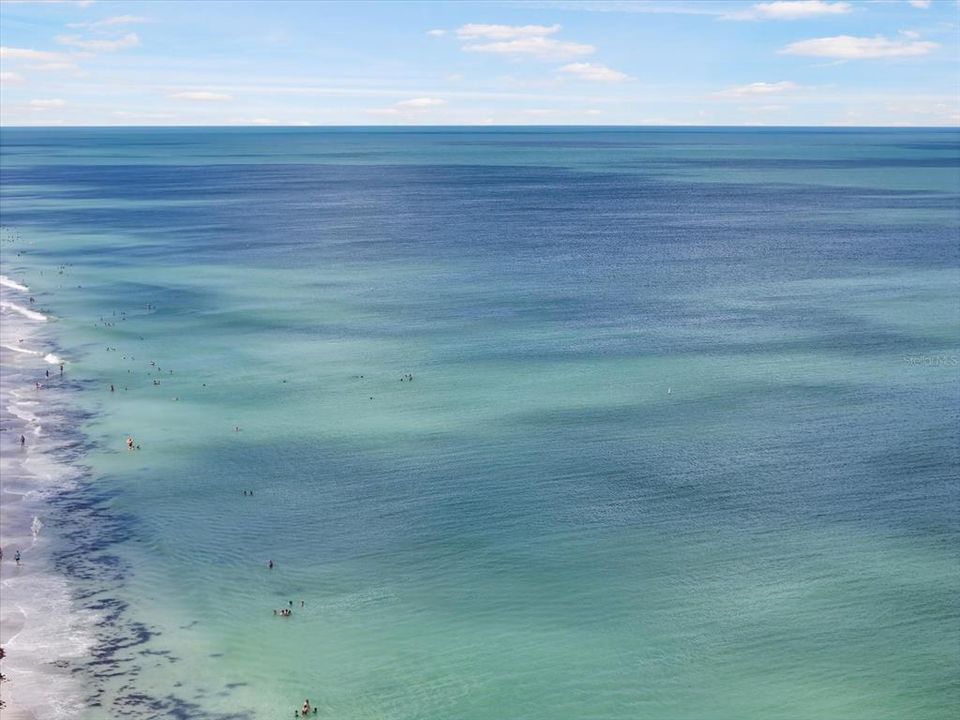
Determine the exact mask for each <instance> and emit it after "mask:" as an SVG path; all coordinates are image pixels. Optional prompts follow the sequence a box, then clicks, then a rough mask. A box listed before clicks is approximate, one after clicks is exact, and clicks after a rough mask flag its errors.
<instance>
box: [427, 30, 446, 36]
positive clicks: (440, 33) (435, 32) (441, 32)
mask: <svg viewBox="0 0 960 720" xmlns="http://www.w3.org/2000/svg"><path fill="white" fill-rule="evenodd" d="M446 34H447V31H446V30H427V35H429V36H430V37H443V36H444V35H446Z"/></svg>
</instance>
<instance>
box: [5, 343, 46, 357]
mask: <svg viewBox="0 0 960 720" xmlns="http://www.w3.org/2000/svg"><path fill="white" fill-rule="evenodd" d="M0 347H5V348H6V349H7V350H12V351H13V352H18V353H25V354H27V355H43V351H42V350H31V349H30V348H25V347H19V346H18V345H0Z"/></svg>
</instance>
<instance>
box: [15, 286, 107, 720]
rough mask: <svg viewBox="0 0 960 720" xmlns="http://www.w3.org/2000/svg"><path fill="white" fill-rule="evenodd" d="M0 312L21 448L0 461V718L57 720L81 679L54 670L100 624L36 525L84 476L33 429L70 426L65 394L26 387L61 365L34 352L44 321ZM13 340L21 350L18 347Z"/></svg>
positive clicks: (18, 310)
mask: <svg viewBox="0 0 960 720" xmlns="http://www.w3.org/2000/svg"><path fill="white" fill-rule="evenodd" d="M8 285H9V283H4V286H8ZM12 289H14V290H15V289H17V288H12ZM4 292H5V293H6V292H7V290H6V287H5V288H4ZM8 310H9V311H10V312H8ZM3 311H4V313H3V314H4V318H3V323H2V333H3V339H4V344H3V348H4V352H6V351H8V350H9V351H11V353H10V355H7V356H5V357H4V373H3V376H2V382H0V416H2V424H3V426H4V427H5V428H6V429H8V430H11V432H10V435H11V436H12V437H13V438H17V437H18V436H19V435H20V434H21V433H23V434H24V435H26V436H27V437H28V438H29V439H28V440H27V444H26V448H25V449H21V448H16V450H14V451H13V452H10V453H6V452H5V453H4V457H3V458H0V463H2V472H3V480H4V488H3V490H4V493H3V496H2V497H3V507H2V509H0V512H2V516H3V522H2V527H0V543H2V545H3V547H4V550H5V551H6V550H12V549H13V548H16V549H18V550H21V551H22V553H23V562H22V565H21V566H20V567H18V566H16V565H15V564H14V563H13V562H12V559H11V556H12V555H13V553H12V551H11V552H10V553H9V554H7V553H6V552H5V553H4V554H5V555H6V557H5V558H4V560H3V565H2V570H0V618H2V620H3V626H4V628H5V629H7V630H6V633H5V636H4V650H6V651H7V657H6V659H5V660H4V669H3V671H4V674H5V675H6V676H7V678H8V679H9V680H10V682H9V684H8V683H4V688H3V694H4V700H5V701H7V703H8V706H7V707H6V708H5V709H4V710H3V712H4V717H5V716H6V713H7V711H8V710H10V711H11V712H12V714H11V717H13V716H14V715H15V716H17V717H20V714H22V715H23V716H24V717H37V718H43V719H44V720H60V719H64V720H65V719H66V718H75V717H77V716H78V714H79V712H80V709H81V708H82V707H83V706H84V697H85V692H84V688H83V686H82V683H81V682H80V680H79V678H78V677H77V676H76V675H75V674H74V673H73V672H71V671H70V670H69V669H67V668H66V667H63V666H62V664H63V663H65V662H66V663H69V664H73V663H81V662H83V659H84V658H85V657H87V656H88V655H89V652H90V649H91V647H92V644H93V642H94V637H95V635H94V627H95V623H96V622H97V620H98V618H97V617H96V615H95V614H94V613H91V612H89V611H84V610H78V609H77V608H76V606H75V604H74V601H73V599H72V597H71V592H70V585H69V581H68V580H67V579H66V578H64V577H62V576H61V575H60V574H59V573H58V571H57V568H56V567H55V565H54V563H53V560H52V558H51V555H50V546H51V543H53V542H56V541H57V536H58V533H57V530H58V528H57V523H55V522H54V523H52V530H53V532H48V528H47V527H44V522H43V521H42V520H41V518H45V517H47V516H48V513H49V510H50V507H49V506H48V504H47V502H48V500H49V498H50V497H51V496H54V495H56V494H58V493H61V492H63V491H64V490H67V489H70V488H73V487H75V486H76V484H77V483H78V482H79V481H80V480H81V478H82V475H83V470H82V468H80V467H77V466H75V465H74V464H72V463H70V462H65V461H64V460H63V459H62V457H61V456H60V455H59V451H60V450H61V449H62V448H63V447H65V443H69V442H72V440H71V439H70V438H66V437H62V436H59V435H56V434H54V435H51V434H49V433H46V432H44V431H43V425H42V424H41V420H42V422H43V423H47V422H48V420H49V421H50V422H51V423H52V424H53V426H55V427H60V426H65V425H67V424H68V423H67V420H68V418H67V416H66V415H64V414H63V413H64V412H65V407H64V406H63V405H62V404H61V403H62V401H63V400H64V399H65V395H64V394H63V390H62V389H58V388H56V387H54V388H52V389H51V390H50V391H49V392H46V391H44V392H37V391H36V390H35V389H34V387H33V384H32V382H30V383H29V384H28V382H29V381H30V380H31V379H32V377H33V375H34V374H35V373H36V372H37V370H38V368H39V367H42V366H44V365H45V363H55V362H59V361H60V358H59V357H57V356H56V355H54V354H53V353H49V352H47V351H46V350H36V349H33V348H37V347H39V348H43V347H44V345H45V344H47V343H48V342H49V338H48V337H47V336H46V334H45V332H44V330H42V329H41V328H42V327H43V326H42V325H41V324H40V323H38V322H36V321H37V320H46V318H45V317H43V315H42V314H40V313H36V312H34V311H32V310H29V309H27V308H22V307H20V306H19V305H16V304H15V303H10V302H3ZM19 338H23V339H24V340H25V342H26V344H27V345H28V347H24V346H23V345H21V344H19V343H18V342H17V341H16V340H17V339H19ZM30 346H32V347H30ZM31 431H32V432H31ZM5 434H6V433H5ZM4 440H5V441H6V440H7V438H4ZM5 447H6V445H5ZM13 447H16V441H15V440H13ZM18 713H20V714H18Z"/></svg>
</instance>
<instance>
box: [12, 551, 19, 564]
mask: <svg viewBox="0 0 960 720" xmlns="http://www.w3.org/2000/svg"><path fill="white" fill-rule="evenodd" d="M13 559H14V560H16V561H17V565H20V551H19V550H17V552H16V553H15V554H14V556H13Z"/></svg>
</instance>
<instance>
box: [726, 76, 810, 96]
mask: <svg viewBox="0 0 960 720" xmlns="http://www.w3.org/2000/svg"><path fill="white" fill-rule="evenodd" d="M799 89H800V86H799V85H797V83H795V82H791V81H790V80H782V81H780V82H775V83H768V82H755V83H749V84H747V85H734V86H733V87H728V88H726V89H725V90H721V91H719V92H715V93H714V96H715V97H728V98H741V99H742V98H749V97H765V96H769V95H779V94H781V93H785V92H792V91H794V90H799Z"/></svg>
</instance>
